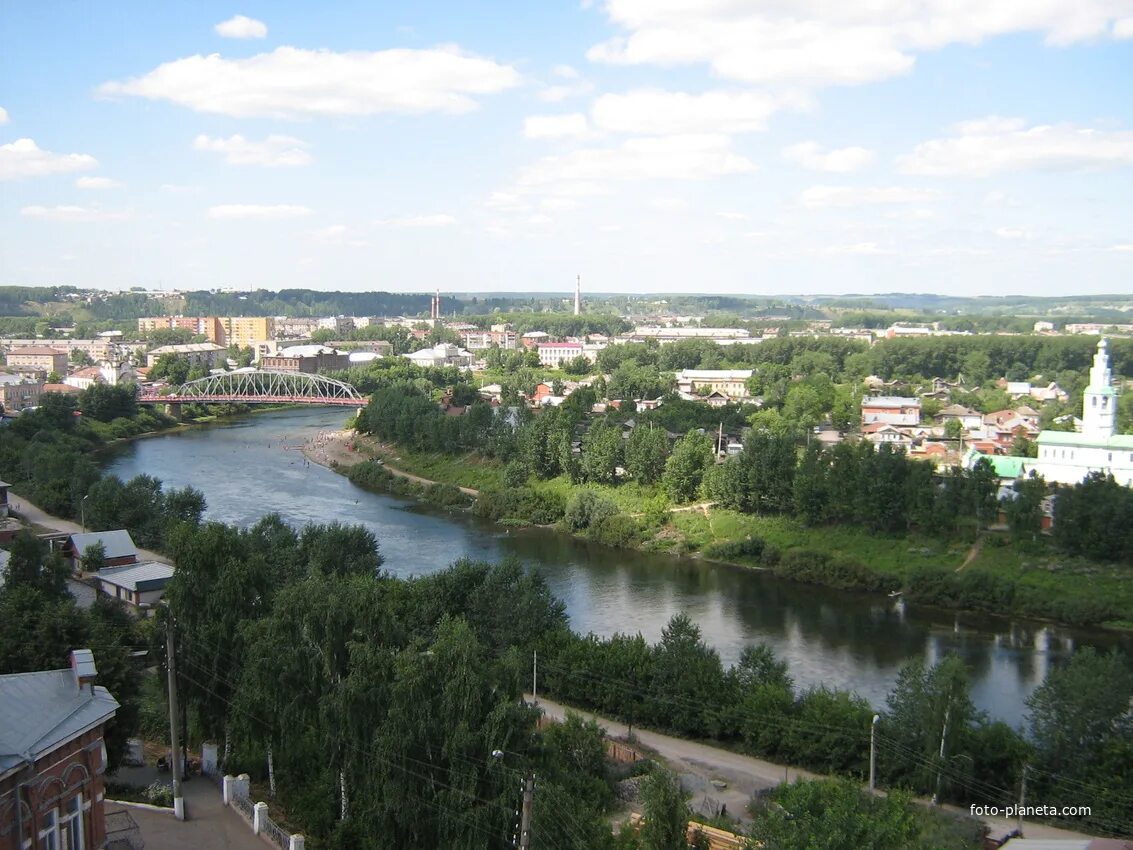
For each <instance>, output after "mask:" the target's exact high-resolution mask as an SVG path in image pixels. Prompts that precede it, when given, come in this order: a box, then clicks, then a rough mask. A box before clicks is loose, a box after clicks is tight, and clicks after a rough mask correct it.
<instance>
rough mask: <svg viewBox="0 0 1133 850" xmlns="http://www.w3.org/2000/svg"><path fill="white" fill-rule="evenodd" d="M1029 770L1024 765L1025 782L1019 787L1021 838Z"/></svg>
mask: <svg viewBox="0 0 1133 850" xmlns="http://www.w3.org/2000/svg"><path fill="white" fill-rule="evenodd" d="M1027 768H1028V765H1023V782H1022V784H1021V785H1020V786H1019V836H1020V837H1022V835H1023V806H1025V805H1026V804H1027Z"/></svg>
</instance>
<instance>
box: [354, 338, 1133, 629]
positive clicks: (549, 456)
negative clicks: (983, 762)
mask: <svg viewBox="0 0 1133 850" xmlns="http://www.w3.org/2000/svg"><path fill="white" fill-rule="evenodd" d="M783 342H789V343H791V344H792V346H791V348H790V351H795V354H794V357H793V359H792V360H791V361H790V362H791V363H795V361H796V360H798V359H799V358H802V359H803V360H805V361H807V362H809V361H810V360H814V359H815V358H816V357H818V355H823V356H825V357H827V358H831V359H832V355H830V354H829V352H828V351H826V350H818V351H814V350H811V351H808V350H806V349H805V348H802V343H804V342H807V341H805V340H784V341H783ZM820 342H821V341H820ZM835 342H839V341H835ZM681 345H683V343H678V344H675V345H674V346H667V347H665V348H663V349H661V353H660V354H659V355H657V356H670V355H669V353H668V349H670V348H674V349H675V348H677V346H681ZM764 345H765V346H769V345H770V343H765V344H764ZM762 347H763V346H760V348H762ZM842 347H843V348H845V349H846V351H849V348H848V343H842ZM617 348H619V349H621V348H632V346H618V347H617ZM1064 349H1065V350H1071V349H1070V347H1069V346H1061V347H1059V348H1058V353H1060V354H1064V353H1065V351H1064ZM608 350H609V349H607V351H608ZM1072 350H1073V351H1074V352H1075V353H1077V348H1074V349H1072ZM1044 351H1045V350H1044V349H1039V350H1038V353H1036V354H1034V355H1033V356H1032V360H1036V361H1037V360H1039V359H1040V355H1042V356H1049V357H1054V356H1055V355H1053V354H1049V355H1048V354H1044ZM788 353H789V352H788ZM859 353H860V352H859ZM602 354H603V355H605V354H606V351H603V352H602ZM974 354H985V355H986V352H984V351H982V349H979V348H977V349H976V350H975V351H974ZM854 356H856V354H855V353H845V352H843V357H844V360H849V359H850V358H852V357H854ZM886 356H887V355H886ZM818 359H819V360H821V358H818ZM627 364H628V365H627ZM623 367H626V368H628V369H629V370H631V371H633V370H640V369H643V368H645V367H642V366H641V365H640V364H635V363H633V361H623V362H622V363H621V364H619V366H618V367H617V368H616V369H615V373H614V377H613V378H612V379H611V381H614V380H621V378H619V377H618V375H617V372H618V370H619V369H623ZM787 368H788V369H791V370H793V369H795V368H801V367H800V366H798V365H797V364H796V365H795V366H788V367H787ZM653 372H654V373H656V374H658V375H659V373H657V370H656V367H653ZM819 374H820V375H821V373H819ZM353 377H355V378H356V379H359V378H360V379H362V380H364V381H366V382H368V384H369V386H370V388H371V389H372V390H373V394H372V396H371V400H370V403H369V405H368V407H367V408H366V409H365V410H363V411H362V412H361V413H360V414H359V416H358V417H357V419H356V421H355V423H354V427H355V428H356V430H357V431H358V432H359V433H360V434H363V435H371V436H372V437H373V438H375V439H376V440H377V441H379V445H374V444H373V443H369V442H367V441H366V440H365V439H363V440H360V441H358V443H359V446H360V448H361V449H362V450H363V451H367V450H368V451H370V452H371V453H372V454H374V455H375V458H374V459H373V460H370V461H366V462H362V463H359V464H357V465H354V466H352V467H350V468H349V469H347V470H346V474H347V475H348V476H349V477H350V478H351V480H353V481H354V482H356V483H358V484H359V485H361V486H365V487H370V488H372V489H379V490H387V491H391V492H394V493H400V494H403V495H405V494H407V495H413V496H417V497H421V498H424V499H425V500H426V501H431V502H433V503H434V504H439V505H441V506H444V507H449V508H454V509H463V508H465V507H467V506H468V503H469V500H468V499H467V497H463V496H460V495H459V494H458V493H456V491H455V490H454V487H455V486H464V487H470V488H473V489H477V490H479V491H480V493H479V496H478V497H477V498H476V499H475V501H474V503H473V504H472V505H471V510H472V511H474V512H475V513H476V514H477V515H478V516H481V517H484V518H486V519H490V520H493V521H497V522H502V523H504V524H538V525H551V524H558V526H559V527H560V528H561V529H562V530H564V531H566V532H569V533H572V534H579V535H583V536H586V537H589V538H590V539H593V540H595V541H597V542H600V543H604V544H607V545H612V546H623V547H644V548H651V549H656V550H661V551H667V552H672V553H675V554H698V555H701V556H704V557H708V558H713V559H718V560H726V561H731V562H735V563H739V564H744V565H749V566H758V567H762V568H766V569H769V570H772V571H774V572H775V573H776V574H777V575H780V576H784V577H787V578H791V579H794V580H797V581H803V582H812V583H818V584H825V585H829V586H833V587H836V588H841V589H847V590H865V591H886V592H893V591H896V590H903V592H904V593H905V594H906V598H908V599H909V600H911V601H914V602H919V603H924V604H934V605H940V606H945V607H951V608H961V609H965V610H981V611H987V612H990V613H999V614H1016V615H1024V616H1033V617H1039V618H1044V619H1051V620H1057V621H1061V622H1066V623H1071V624H1078V625H1084V624H1109V625H1114V626H1128V625H1129V620H1128V617H1129V614H1128V612H1129V611H1130V610H1133V583H1131V582H1130V581H1129V579H1130V565H1131V564H1133V492H1131V491H1129V490H1128V489H1127V488H1122V487H1119V486H1118V485H1116V484H1114V483H1113V482H1112V481H1108V480H1105V479H1100V478H1091V479H1089V480H1087V481H1086V482H1084V483H1083V484H1081V485H1078V486H1075V487H1061V488H1058V489H1057V492H1058V498H1057V501H1056V510H1055V515H1054V526H1053V535H1046V534H1043V533H1041V524H1042V500H1043V498H1044V497H1045V495H1046V494H1047V492H1048V488H1047V487H1046V485H1045V484H1044V483H1043V482H1041V480H1039V481H1036V480H1031V481H1023V482H1019V483H1018V484H1017V485H1016V490H1017V494H1016V495H1017V498H1015V499H1013V500H1009V501H1007V502H1005V503H1004V504H1003V505H1002V507H1003V510H1004V512H1005V515H1006V523H1007V526H1006V528H996V529H995V530H992V531H989V527H990V526H992V525H993V524H995V523H997V521H998V519H999V517H998V514H999V511H1000V508H1001V504H1000V503H999V501H998V500H997V490H998V481H997V479H996V477H995V475H994V473H993V472H992V470H991V468H990V466H989V465H988V464H986V463H979V464H977V465H976V466H975V468H973V469H972V470H964V469H960V468H958V467H957V468H952V469H950V470H947V471H946V472H944V473H943V474H938V473H937V472H936V471H935V470H934V469H933V467H932V466H931V465H930V464H928V463H926V462H922V461H917V460H913V459H910V458H908V457H906V456H905V455H904V454H902V453H900V452H896V451H893V450H891V449H890V448H889V447H887V446H881V447H880V450H877V451H875V450H874V449H873V447H872V446H871V445H870V444H864V443H863V444H858V445H856V446H855V445H851V444H847V443H842V444H839V445H837V446H835V447H834V448H832V449H827V448H824V447H821V446H819V445H818V444H810V445H807V444H806V442H805V439H804V434H805V433H807V430H804V429H802V428H799V427H787V426H785V425H784V420H783V415H782V414H780V413H778V412H777V411H776V409H774V408H772V409H771V410H770V413H772V414H774V416H766V415H765V413H767V411H761V412H759V413H756V414H755V415H754V416H753V417H751V418H752V420H753V425H754V427H752V428H750V429H749V430H747V432H746V435H745V437H744V447H743V451H742V452H741V453H740V454H739V455H738V456H736V457H731V458H729V459H728V460H727V461H726V462H725V463H723V464H715V463H714V455H713V450H714V442H713V437H712V436H711V432H712V431H713V430H715V424H716V422H717V421H718V417H730V421H731V423H732V425H734V424H735V420H736V419H737V418H738V419H739V421H740V422H743V417H742V414H741V413H740V412H739V410H738V409H737V410H728V409H725V410H723V411H717V410H715V409H712V408H708V407H707V406H704V405H699V404H696V403H695V402H685V401H681V400H680V399H678V398H675V397H672V396H666V398H665V402H664V404H663V405H662V406H661V407H660V408H658V409H657V410H653V411H645V412H642V413H638V414H631V413H628V412H623V411H618V410H613V409H611V410H608V412H607V413H605V414H600V415H592V414H591V407H592V406H593V404H594V402H595V401H596V400H597V398H598V393H597V392H595V390H593V389H592V388H581V389H578V390H576V391H575V392H574V393H573V394H571V395H570V396H569V397H568V398H567V399H566V401H565V402H564V403H563V404H561V405H560V406H558V407H555V408H550V409H545V410H542V411H540V412H538V413H533V412H531V411H529V410H528V409H527V408H526V407H525V406H523V405H522V404H515V405H508V404H506V403H505V404H504V405H501V406H500V407H499V408H492V407H491V406H489V405H488V404H486V403H483V402H480V401H479V399H478V396H477V393H476V392H475V389H474V388H473V387H472V386H470V385H469V384H468V383H467V378H466V377H463V376H461V375H460V374H459V373H457V372H455V370H417V371H414V370H413V367H411V366H409V365H408V364H396V365H394V366H392V367H387V366H386V365H384V364H383V365H374V366H370V367H368V368H367V369H366V370H365V371H364V374H363V373H361V372H360V373H359V375H355V376H353ZM597 380H599V381H600V380H603V379H601V378H599V379H597ZM649 380H654V379H652V378H651V379H649ZM656 380H660V378H659V377H658V378H656ZM805 380H806V379H804V381H805ZM825 380H826V383H827V384H829V378H828V377H827V378H826V379H825ZM630 383H632V381H630ZM817 383H819V384H822V381H821V380H819V381H818V382H817ZM797 386H801V387H803V389H806V388H807V387H806V385H805V384H798V385H797ZM797 386H796V385H792V386H791V387H790V388H789V389H788V390H787V391H786V393H785V395H784V398H785V399H786V401H785V402H784V407H783V409H784V410H789V409H790V405H789V404H788V402H789V401H790V398H791V394H792V393H794V392H796V389H797ZM810 389H814V388H813V387H811V388H810ZM606 391H607V392H610V391H609V390H608V389H607V390H606ZM442 392H445V393H447V394H448V396H449V397H450V398H451V399H452V402H453V403H459V404H462V405H467V409H466V410H465V412H464V415H462V416H456V417H453V416H446V415H445V413H444V411H443V410H442V408H441V407H440V406H439V405H438V404H437V401H436V399H437V397H438V395H439V394H440V393H442ZM631 397H632V396H631ZM831 404H835V405H836V404H837V398H836V397H834V398H833V400H832V401H831ZM673 427H684V428H685V429H686V431H685V433H684V436H682V437H679V438H678V439H676V440H675V442H673V441H671V439H670V434H671V432H672V429H673ZM730 427H731V426H730ZM704 432H708V433H704ZM389 446H392V447H393V448H392V449H389V448H388V447H389ZM394 457H396V460H393V458H394ZM383 459H390V460H391V462H393V463H395V464H396V465H397V466H398V467H399V468H401V469H403V470H405V471H407V472H410V473H413V474H415V475H419V476H421V477H424V478H427V479H430V480H434V481H436V482H437V485H436V486H434V487H433V488H430V489H428V490H423V489H422V488H421V486H420V485H410V484H406V483H403V482H402V481H401V480H400V479H397V477H396V476H392V475H390V474H389V473H388V472H387V471H386V470H384V469H383V468H382V463H381V462H382V460H383ZM454 459H459V461H460V462H458V463H454V462H453V460H454ZM697 502H708V503H710V506H708V505H705V506H703V507H701V508H697V507H696V503H697ZM682 505H684V506H687V507H684V508H681V507H680V506H682ZM674 507H677V508H678V509H676V510H674ZM981 538H982V539H981ZM977 541H979V543H978V545H976V544H977ZM961 565H963V568H962V569H958V568H959V567H961Z"/></svg>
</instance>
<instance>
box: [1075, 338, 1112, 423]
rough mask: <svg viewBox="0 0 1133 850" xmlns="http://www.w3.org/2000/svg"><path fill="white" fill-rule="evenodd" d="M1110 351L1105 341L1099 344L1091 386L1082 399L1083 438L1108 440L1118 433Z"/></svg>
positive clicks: (1091, 376)
mask: <svg viewBox="0 0 1133 850" xmlns="http://www.w3.org/2000/svg"><path fill="white" fill-rule="evenodd" d="M1111 380H1112V372H1110V368H1109V351H1108V350H1107V343H1106V341H1105V340H1104V339H1102V340H1101V341H1099V342H1098V351H1097V353H1096V354H1095V355H1094V366H1093V368H1092V369H1090V385H1089V386H1088V387H1086V392H1085V394H1084V395H1083V397H1082V436H1083V437H1089V438H1091V439H1096V440H1108V439H1109V438H1110V437H1112V436H1113V435H1114V432H1115V431H1116V423H1115V417H1116V414H1117V390H1115V389H1114V388H1113V384H1112V382H1111Z"/></svg>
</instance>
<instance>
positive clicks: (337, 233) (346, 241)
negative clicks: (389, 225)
mask: <svg viewBox="0 0 1133 850" xmlns="http://www.w3.org/2000/svg"><path fill="white" fill-rule="evenodd" d="M311 238H312V239H314V240H315V242H317V243H318V244H320V245H327V246H334V247H337V246H343V245H345V246H346V247H347V248H365V247H368V246H369V244H370V243H369V242H367V241H366V240H365V239H359V238H357V237H356V236H352V235H351V231H350V228H348V227H347V226H346V225H345V224H332V225H330V226H328V227H322V228H319V229H318V230H315V231H312V232H311Z"/></svg>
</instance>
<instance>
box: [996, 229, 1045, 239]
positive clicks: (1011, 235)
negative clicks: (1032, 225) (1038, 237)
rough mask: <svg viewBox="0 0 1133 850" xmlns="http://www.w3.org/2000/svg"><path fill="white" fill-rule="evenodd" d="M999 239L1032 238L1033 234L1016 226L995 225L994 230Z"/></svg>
mask: <svg viewBox="0 0 1133 850" xmlns="http://www.w3.org/2000/svg"><path fill="white" fill-rule="evenodd" d="M994 233H995V235H996V236H998V237H999V238H1000V239H1034V238H1035V237H1034V235H1033V234H1031V233H1030V232H1029V231H1027V230H1020V229H1019V228H1018V227H997V228H996V229H995V231H994Z"/></svg>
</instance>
